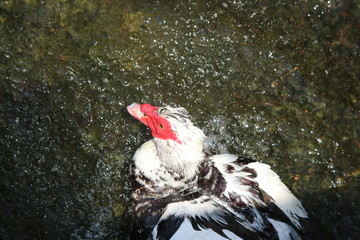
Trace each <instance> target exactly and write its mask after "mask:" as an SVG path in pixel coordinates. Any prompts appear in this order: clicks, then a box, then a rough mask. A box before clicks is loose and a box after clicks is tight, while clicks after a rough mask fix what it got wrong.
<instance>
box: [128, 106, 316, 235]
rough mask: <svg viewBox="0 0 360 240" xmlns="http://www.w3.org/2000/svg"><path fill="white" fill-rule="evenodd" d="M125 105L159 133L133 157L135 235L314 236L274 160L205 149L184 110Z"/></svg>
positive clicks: (302, 210) (304, 214)
mask: <svg viewBox="0 0 360 240" xmlns="http://www.w3.org/2000/svg"><path fill="white" fill-rule="evenodd" d="M127 110H128V112H129V113H130V114H131V115H132V116H134V117H135V118H136V119H137V120H139V121H140V122H142V123H144V124H145V125H146V126H148V127H149V129H150V130H151V134H152V136H153V137H154V138H153V139H151V140H149V141H147V142H145V143H144V144H143V145H142V146H141V147H140V148H139V149H138V150H137V151H136V153H135V155H134V157H133V160H134V165H135V168H134V178H135V181H134V182H135V183H136V186H135V187H134V188H135V189H134V191H133V193H132V197H133V203H134V206H133V211H134V215H135V220H134V222H135V228H136V229H135V236H136V237H135V238H136V239H153V240H155V239H157V240H160V239H161V240H163V239H171V240H175V239H185V240H194V239H201V240H204V239H211V240H214V239H234V240H235V239H254V240H255V239H280V240H288V239H292V240H297V239H312V238H311V237H308V236H307V235H306V233H305V230H304V226H303V225H304V224H306V222H307V221H306V220H307V218H308V214H307V212H306V211H305V209H304V207H303V206H302V204H301V203H300V201H299V200H298V199H297V198H296V197H295V196H294V195H293V194H292V193H291V192H290V191H289V189H288V188H287V187H286V186H285V184H284V183H282V182H281V180H280V178H279V176H278V175H277V174H276V173H275V172H273V171H272V170H271V169H270V166H269V165H267V164H264V163H260V162H255V161H253V160H250V159H247V158H242V157H237V156H235V155H232V154H220V155H210V154H207V153H205V152H204V150H203V140H204V138H205V135H204V133H203V131H202V130H200V129H199V128H197V127H196V126H194V124H193V123H192V122H191V121H190V118H189V115H188V113H187V111H186V110H185V109H184V108H172V107H170V106H166V107H155V106H152V105H150V104H138V103H133V104H131V105H129V106H128V107H127Z"/></svg>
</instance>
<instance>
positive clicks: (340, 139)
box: [0, 0, 360, 240]
mask: <svg viewBox="0 0 360 240" xmlns="http://www.w3.org/2000/svg"><path fill="white" fill-rule="evenodd" d="M359 7H360V4H359V3H358V2H355V1H341V0H340V1H333V0H330V1H318V0H309V1H292V3H289V2H288V1H257V0H248V1H220V0H219V1H205V0H204V1H200V0H199V1H195V0H194V1H165V0H164V1H149V0H148V1H146V0H143V1H112V0H97V1H85V0H69V1H67V0H58V1H55V0H49V1H40V0H39V1H37V0H24V1H20V0H4V1H1V2H0V43H1V45H0V133H1V134H0V151H1V152H0V180H1V183H0V206H1V212H0V239H5V240H7V239H130V236H129V226H130V222H131V213H130V211H129V206H130V202H129V200H130V196H129V182H128V180H129V175H128V169H129V166H130V164H131V156H132V154H133V153H134V151H135V150H136V149H137V147H138V146H140V144H141V143H142V142H144V141H145V140H147V139H149V138H150V136H149V134H148V131H147V130H146V129H145V127H144V126H142V125H141V124H140V123H138V122H136V120H135V119H133V118H132V117H130V116H129V115H128V114H127V112H126V110H125V107H126V106H127V105H128V104H130V103H132V102H135V101H136V102H148V103H151V104H155V105H161V104H171V105H174V106H183V107H185V108H187V109H188V111H189V112H190V113H191V115H192V116H193V120H194V122H195V123H196V124H197V125H198V126H200V127H201V128H202V129H203V130H204V131H205V133H206V134H207V136H208V139H207V144H206V149H208V150H213V151H215V152H222V153H225V152H230V153H234V154H238V155H243V156H246V157H251V158H254V159H256V160H259V161H263V162H266V163H269V164H271V165H272V166H273V169H275V170H276V171H277V172H278V173H279V175H280V176H281V177H282V179H283V181H284V182H286V184H287V185H288V186H289V187H290V188H291V189H292V191H293V192H294V193H295V194H296V195H297V196H298V197H299V198H300V199H301V200H302V202H303V203H304V205H305V206H306V208H307V209H308V211H309V212H310V213H312V214H313V215H314V218H315V219H316V220H317V221H318V222H319V223H320V224H321V225H323V226H324V229H326V230H327V232H328V233H329V234H330V235H331V236H332V237H333V238H334V239H341V240H342V239H354V240H355V239H359V238H360V235H359V233H360V201H359V198H360V191H359V189H360V166H359V165H360V164H359V162H360V160H359V158H360V150H359V149H360V148H359V147H360V139H359V134H360V122H359V117H360V114H359V111H360V104H359V95H360V81H359V80H360V79H359V78H360V74H359V73H360V63H359V62H360V58H359V53H360V49H359V47H360V21H359V19H360V12H359ZM324 232H325V230H324Z"/></svg>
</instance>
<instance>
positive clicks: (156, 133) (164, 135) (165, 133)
mask: <svg viewBox="0 0 360 240" xmlns="http://www.w3.org/2000/svg"><path fill="white" fill-rule="evenodd" d="M157 109H158V107H155V106H152V105H150V104H147V103H144V104H138V103H133V104H131V105H130V106H128V107H127V110H128V112H129V113H130V114H131V115H132V116H133V117H135V118H136V119H137V120H139V121H140V122H142V123H143V124H145V125H146V126H148V127H149V128H150V130H151V134H152V136H153V137H155V138H161V139H164V140H169V139H171V140H174V141H175V142H177V143H181V141H180V140H179V139H178V138H177V136H176V134H175V133H174V132H173V130H172V129H171V125H170V123H169V121H168V120H166V119H165V118H163V117H161V116H159V115H157Z"/></svg>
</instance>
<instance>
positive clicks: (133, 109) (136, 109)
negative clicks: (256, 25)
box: [126, 103, 148, 126]
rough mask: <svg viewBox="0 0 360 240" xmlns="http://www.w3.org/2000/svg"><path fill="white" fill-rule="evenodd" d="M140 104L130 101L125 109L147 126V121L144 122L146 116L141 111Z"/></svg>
mask: <svg viewBox="0 0 360 240" xmlns="http://www.w3.org/2000/svg"><path fill="white" fill-rule="evenodd" d="M140 106H141V104H139V103H132V104H130V105H129V106H127V108H126V109H127V110H128V112H129V113H130V114H131V116H133V117H134V118H136V119H137V120H139V121H140V122H142V123H143V124H145V125H146V126H148V123H147V122H146V117H145V116H144V114H143V113H142V112H141V110H140Z"/></svg>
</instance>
